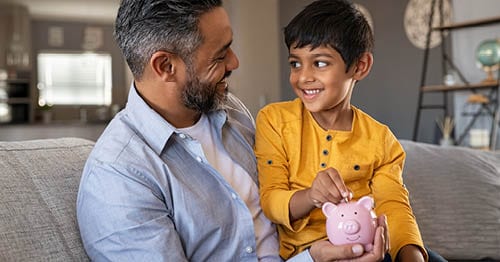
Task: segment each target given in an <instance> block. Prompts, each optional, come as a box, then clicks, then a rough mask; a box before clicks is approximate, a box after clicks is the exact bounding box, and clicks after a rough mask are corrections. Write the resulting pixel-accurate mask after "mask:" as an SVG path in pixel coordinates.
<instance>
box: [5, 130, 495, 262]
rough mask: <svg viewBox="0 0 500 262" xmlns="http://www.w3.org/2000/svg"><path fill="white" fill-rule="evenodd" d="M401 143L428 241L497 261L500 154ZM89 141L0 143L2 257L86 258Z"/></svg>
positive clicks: (454, 253)
mask: <svg viewBox="0 0 500 262" xmlns="http://www.w3.org/2000/svg"><path fill="white" fill-rule="evenodd" d="M401 142H402V144H403V146H404V147H405V150H406V152H407V155H408V157H407V161H406V168H405V171H404V176H405V183H406V186H407V187H408V189H409V190H410V192H411V201H412V205H413V208H414V212H415V215H416V217H417V220H418V222H419V225H420V228H421V231H422V234H423V237H424V240H425V242H426V244H427V245H428V246H429V247H430V248H431V249H433V250H435V251H437V252H439V253H440V254H442V255H443V256H445V257H447V258H448V259H450V260H459V259H462V260H466V261H471V260H474V259H477V260H479V259H483V258H490V259H491V260H493V259H497V260H500V154H499V153H491V152H483V151H476V150H470V149H465V148H456V147H448V148H447V147H438V146H433V145H428V144H423V143H414V142H411V141H404V140H403V141H401ZM93 145H94V143H93V142H92V141H88V140H84V139H78V138H60V139H45V140H32V141H20V142H0V261H88V258H87V256H86V255H85V251H84V250H83V246H82V243H81V240H80V237H79V232H78V227H77V224H76V219H75V202H76V192H77V190H78V184H79V181H80V175H81V172H82V167H83V165H84V163H85V160H86V158H87V156H88V154H89V153H90V150H91V149H92V146H93Z"/></svg>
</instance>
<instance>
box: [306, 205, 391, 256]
mask: <svg viewBox="0 0 500 262" xmlns="http://www.w3.org/2000/svg"><path fill="white" fill-rule="evenodd" d="M378 225H379V226H378V227H377V230H376V231H375V240H374V244H373V249H372V250H371V251H370V252H364V249H363V246H362V245H359V244H353V245H341V246H334V245H333V244H332V243H330V242H329V241H328V240H321V241H317V242H315V243H313V244H312V246H311V248H310V250H309V253H310V254H311V257H312V258H313V260H314V261H315V262H323V261H346V262H347V261H350V262H376V261H382V260H383V259H384V255H385V254H386V253H387V251H388V250H389V239H388V235H389V234H388V232H387V222H386V218H385V215H382V216H379V217H378Z"/></svg>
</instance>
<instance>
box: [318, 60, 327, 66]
mask: <svg viewBox="0 0 500 262" xmlns="http://www.w3.org/2000/svg"><path fill="white" fill-rule="evenodd" d="M315 64H316V66H317V67H325V66H327V65H328V63H326V62H322V61H317V62H315Z"/></svg>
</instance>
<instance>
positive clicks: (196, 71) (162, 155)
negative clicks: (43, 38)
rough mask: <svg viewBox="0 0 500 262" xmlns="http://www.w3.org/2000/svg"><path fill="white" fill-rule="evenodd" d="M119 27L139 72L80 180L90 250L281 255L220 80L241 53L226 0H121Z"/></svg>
mask: <svg viewBox="0 0 500 262" xmlns="http://www.w3.org/2000/svg"><path fill="white" fill-rule="evenodd" d="M115 36H116V40H117V43H118V45H119V46H120V48H121V50H122V52H123V54H124V56H125V58H126V60H127V63H128V65H129V66H130V69H131V70H132V73H133V75H134V79H135V81H134V84H133V85H132V87H131V90H130V94H129V100H128V104H127V107H126V108H125V109H124V110H123V111H122V112H120V113H119V114H118V115H117V116H116V117H115V118H114V119H113V120H112V121H111V123H110V124H109V126H108V127H107V128H106V130H105V131H104V133H103V134H102V136H101V137H100V139H99V140H98V141H97V143H96V145H95V148H94V150H93V152H92V153H91V155H90V156H89V159H88V161H87V164H86V166H85V169H84V173H83V177H82V180H81V185H80V190H79V194H78V201H77V214H78V223H79V226H80V231H81V235H82V239H83V243H84V246H85V249H86V251H87V254H88V255H89V257H90V258H91V259H92V260H98V261H101V260H111V261H165V260H169V261H186V260H190V261H230V260H238V261H255V260H257V259H260V260H279V257H278V255H277V254H278V253H277V250H278V246H277V239H276V231H275V228H274V226H273V225H272V224H271V223H270V222H269V221H268V220H267V219H266V218H265V216H264V215H263V214H262V211H261V209H260V207H259V198H258V187H257V184H256V180H257V178H256V163H255V157H254V156H253V148H252V146H253V132H254V126H253V122H252V118H251V116H250V115H249V113H248V111H247V110H246V108H245V107H243V105H242V104H241V102H239V100H237V99H236V98H235V97H233V96H231V95H230V94H228V90H227V82H226V78H227V77H228V76H229V75H230V73H231V71H232V70H234V69H236V68H237V67H238V59H237V58H236V56H235V54H234V53H233V51H232V50H231V47H230V45H231V42H232V30H231V27H230V24H229V19H228V16H227V14H226V12H225V11H224V9H223V8H222V7H221V1H220V0H203V1H200V0H182V1H180V0H171V1H167V0H163V1H160V0H156V1H155V0H149V1H147V0H141V1H138V0H124V1H122V3H121V6H120V9H119V11H118V15H117V19H116V28H115ZM256 236H257V237H256Z"/></svg>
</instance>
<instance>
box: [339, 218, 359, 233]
mask: <svg viewBox="0 0 500 262" xmlns="http://www.w3.org/2000/svg"><path fill="white" fill-rule="evenodd" d="M360 228H361V226H360V224H359V223H358V221H356V220H347V221H345V222H344V223H342V230H343V231H344V233H346V234H349V235H353V234H356V233H358V232H359V229H360Z"/></svg>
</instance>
